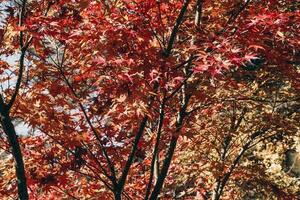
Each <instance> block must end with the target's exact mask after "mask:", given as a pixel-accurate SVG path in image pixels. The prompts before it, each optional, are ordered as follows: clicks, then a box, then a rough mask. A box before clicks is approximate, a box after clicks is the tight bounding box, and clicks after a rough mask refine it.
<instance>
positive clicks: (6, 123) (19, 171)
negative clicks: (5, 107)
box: [1, 113, 28, 200]
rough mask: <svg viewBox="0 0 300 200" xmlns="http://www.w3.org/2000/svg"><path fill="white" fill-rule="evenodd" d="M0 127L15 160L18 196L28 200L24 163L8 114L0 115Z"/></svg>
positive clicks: (21, 199) (22, 199)
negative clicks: (0, 126)
mask: <svg viewBox="0 0 300 200" xmlns="http://www.w3.org/2000/svg"><path fill="white" fill-rule="evenodd" d="M1 125H2V128H3V130H4V132H5V134H6V135H7V138H8V142H9V145H10V147H11V149H12V153H13V157H14V160H15V169H16V176H17V181H18V194H19V199H20V200H28V191H27V183H26V176H25V169H24V162H23V157H22V153H21V148H20V144H19V141H18V136H17V134H16V131H15V128H14V125H13V123H12V121H11V118H10V116H9V114H6V113H2V114H1Z"/></svg>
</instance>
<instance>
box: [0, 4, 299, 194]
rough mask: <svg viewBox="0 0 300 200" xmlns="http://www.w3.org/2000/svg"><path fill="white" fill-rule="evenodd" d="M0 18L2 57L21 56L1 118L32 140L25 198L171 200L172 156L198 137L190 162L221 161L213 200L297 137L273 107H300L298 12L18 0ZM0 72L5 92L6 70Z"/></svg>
mask: <svg viewBox="0 0 300 200" xmlns="http://www.w3.org/2000/svg"><path fill="white" fill-rule="evenodd" d="M18 6H20V8H22V9H21V10H23V11H21V14H20V15H19V17H18V16H17V15H16V14H15V12H16V10H17V8H18ZM3 7H4V8H5V9H4V10H5V13H6V17H5V22H4V25H3V28H2V29H1V34H2V35H1V37H2V38H3V41H4V42H5V46H4V48H3V51H1V53H2V54H3V55H5V54H7V55H16V53H15V52H14V51H12V49H13V48H15V47H16V46H21V52H22V53H21V55H20V57H21V59H20V69H21V70H20V72H21V73H19V75H18V77H19V79H18V81H17V85H16V87H15V88H16V89H15V90H13V91H12V90H11V89H10V88H5V89H3V91H2V93H3V96H5V97H6V99H7V98H8V97H12V99H13V101H12V103H10V101H7V102H9V103H8V104H7V103H5V101H4V100H3V101H2V105H1V108H2V110H4V109H3V108H5V105H10V106H9V107H10V108H11V109H9V110H11V111H10V115H9V116H11V118H12V119H19V120H21V121H23V122H25V123H26V124H28V125H29V126H30V127H31V128H32V130H33V131H32V132H33V134H28V135H26V136H24V137H22V138H20V139H19V140H20V143H21V146H22V152H23V155H24V158H25V159H24V160H25V161H24V162H25V169H26V173H27V174H26V175H27V179H28V188H29V194H30V197H31V198H37V199H39V198H58V197H68V198H70V197H71V198H74V199H84V198H89V197H95V196H96V197H102V198H112V197H113V198H114V199H122V198H127V199H131V198H137V199H151V200H154V199H157V198H158V197H159V195H161V196H163V197H166V198H169V196H168V192H166V190H167V189H168V187H171V186H170V181H172V176H173V175H172V174H173V173H174V171H173V169H175V168H176V166H175V168H174V165H172V164H171V163H172V159H173V157H174V153H175V149H176V146H178V145H179V149H180V153H184V152H185V149H184V147H185V146H186V145H188V146H189V142H190V141H189V140H187V141H188V143H187V142H186V141H184V140H183V139H182V138H185V137H188V138H191V137H195V138H197V140H198V141H199V142H197V143H196V144H197V145H196V146H195V148H200V147H201V148H202V149H203V151H204V152H205V151H206V152H207V151H208V152H209V151H210V150H211V149H212V147H213V148H214V149H217V150H218V151H220V152H221V151H223V152H224V153H223V156H222V154H220V156H219V157H217V154H214V153H213V152H211V154H212V157H213V159H215V161H214V162H212V161H211V160H209V162H211V163H210V165H211V166H212V165H213V164H214V163H218V165H215V166H214V168H213V170H214V176H213V179H211V180H213V182H214V183H213V184H212V185H214V186H215V187H214V188H213V187H212V190H211V192H212V193H214V194H213V198H214V199H219V198H220V197H221V195H222V194H223V191H224V188H225V186H226V184H228V181H229V179H230V178H231V177H232V176H233V175H234V171H235V170H237V166H238V164H239V163H240V161H241V159H242V157H243V156H244V154H245V153H246V150H247V151H248V150H249V149H250V147H252V146H253V145H254V144H255V143H256V142H259V141H260V140H261V139H263V140H264V139H265V138H264V136H265V133H268V135H272V134H273V133H274V134H275V133H276V135H277V132H278V130H280V129H281V128H282V127H283V125H285V123H286V122H287V121H289V122H292V124H291V127H293V128H295V129H297V128H298V127H299V126H297V124H296V120H295V119H294V118H295V116H294V115H292V116H289V115H286V114H285V113H282V111H280V109H279V108H278V106H277V98H279V97H280V98H279V99H280V101H283V100H282V98H283V97H281V96H278V95H281V93H279V92H278V91H279V88H280V89H281V88H282V87H283V86H282V84H283V82H284V83H285V84H286V87H288V88H289V89H284V90H283V94H282V96H284V97H285V96H287V95H286V94H289V95H290V94H295V95H294V96H295V98H292V99H289V100H291V101H294V102H297V101H298V100H297V99H299V97H298V96H297V94H298V93H297V92H298V90H299V82H298V79H299V70H298V69H297V67H296V63H297V59H299V55H298V53H297V52H296V51H297V48H298V47H299V44H298V43H297V39H299V36H298V35H297V30H298V28H299V26H298V24H297V23H296V22H297V21H298V20H299V12H298V11H295V9H297V8H296V6H295V2H294V1H285V2H280V1H271V0H270V1H264V2H261V1H254V0H253V1H250V0H247V1H238V0H235V1H202V0H197V1H189V0H184V1H152V0H148V1H141V0H136V1H125V0H124V1H86V0H77V1H70V0H62V1H43V0H31V1H28V2H26V1H24V0H23V1H20V2H17V1H16V2H15V4H11V5H4V6H3ZM22 13H23V14H22ZM25 13H26V14H25ZM20 16H21V17H20ZM25 16H26V19H25ZM18 19H19V20H18ZM18 21H19V22H18ZM17 22H18V23H19V24H18V23H17ZM16 32H18V33H19V34H16ZM24 35H25V36H24ZM16 41H20V42H19V43H18V44H17V42H16ZM24 41H25V42H24ZM26 52H27V54H26V55H25V53H26ZM21 60H22V61H21ZM25 60H26V61H27V62H28V66H27V67H25V65H24V61H25ZM1 62H2V63H3V64H2V65H1V69H2V68H3V70H2V71H1V72H2V74H3V76H4V78H3V79H2V82H3V83H4V82H5V81H9V80H10V79H11V77H10V76H7V75H5V74H6V71H13V70H15V69H14V67H13V66H12V65H10V64H8V63H7V62H5V59H2V61H1ZM2 66H3V67H2ZM21 66H23V67H21ZM256 68H259V69H256ZM23 71H26V73H24V75H22V72H23ZM274 72H276V74H274ZM21 83H22V84H21ZM278 84H279V85H278ZM291 88H292V89H291ZM280 92H281V90H280ZM17 94H19V95H17ZM241 94H243V95H241ZM274 94H275V97H276V99H275V100H274V98H275V97H274ZM8 99H9V98H8ZM270 99H272V101H271V102H272V103H274V105H273V104H272V105H273V107H272V108H273V109H275V110H271V115H270V108H269V107H270V106H269V104H270ZM273 100H274V101H273ZM284 100H285V99H284ZM261 101H263V102H261ZM264 101H267V102H264ZM240 102H242V103H240ZM243 102H245V103H243ZM264 103H265V104H264ZM287 106H288V107H292V106H294V105H292V104H288V105H287ZM203 107H205V108H206V109H205V110H203ZM249 109H251V111H249ZM277 109H279V110H277ZM259 110H260V111H261V112H262V113H258V111H259ZM250 112H251V113H252V114H249V113H250ZM255 112H256V113H255ZM293 112H297V110H294V111H293ZM1 113H2V112H1ZM3 113H4V111H3ZM229 113H233V114H229ZM253 115H254V116H258V118H257V119H255V120H254V119H252V118H251V116H253ZM2 116H3V114H2ZM211 117H216V118H217V120H215V119H211ZM247 117H248V118H249V119H247ZM270 119H272V120H274V121H273V122H274V123H270V124H264V122H266V121H268V120H270ZM245 121H247V122H248V121H249V122H248V123H249V124H246V122H245ZM199 122H201V124H202V125H201V126H199ZM7 124H10V127H11V129H13V124H12V122H10V123H9V122H7V121H3V122H2V128H3V130H4V132H7V131H6V130H7V129H5V126H7ZM240 126H241V127H242V128H240ZM202 129H204V130H202ZM238 129H242V130H238ZM212 130H214V131H213V132H212ZM288 130H293V129H287V133H288V132H289V131H288ZM202 132H204V134H202ZM197 133H200V134H197ZM207 133H209V134H208V136H206V135H207ZM191 134H192V135H191ZM291 134H292V133H291ZM14 135H15V136H16V133H15V132H14ZM245 136H246V137H248V138H249V140H246V141H243V140H240V139H239V138H243V137H245ZM15 138H16V137H15ZM234 138H237V142H238V145H236V146H231V147H230V145H231V144H232V143H231V140H232V139H234ZM205 139H208V141H207V142H203V141H204V140H205ZM213 139H216V140H218V141H220V142H219V143H211V140H213ZM16 141H18V139H16ZM264 141H265V140H264ZM2 142H3V143H6V141H5V140H4V141H2ZM9 146H10V147H14V146H15V145H13V144H11V143H10V145H9ZM17 146H18V145H17ZM239 147H242V151H241V154H239V153H236V151H237V150H238V149H239ZM189 148H191V147H189ZM231 148H232V149H233V152H234V153H233V154H232V155H231V156H229V157H230V158H228V160H227V161H226V162H225V157H226V154H227V151H228V150H229V149H231ZM6 150H8V149H6ZM18 154H19V156H20V155H22V154H21V150H20V149H19V152H18ZM13 155H14V157H15V159H16V160H17V158H16V155H15V154H13ZM200 157H201V156H200ZM201 159H202V158H201ZM201 159H200V160H197V162H202V161H201ZM8 165H9V164H7V165H5V167H6V168H8ZM22 165H23V161H22V160H20V162H19V163H17V169H18V168H19V167H20V166H22ZM178 166H180V165H178ZM170 167H171V170H170ZM226 167H228V169H229V171H228V170H227V168H226ZM200 169H201V168H199V170H200ZM210 169H212V168H210ZM177 170H178V171H179V172H180V171H181V170H182V169H180V168H179V169H177ZM169 171H170V175H169V176H168V172H169ZM188 171H189V170H188ZM203 172H204V171H203ZM24 173H25V172H24V170H23V177H22V180H25V176H24ZM17 177H18V173H17ZM18 178H19V177H18ZM173 180H176V179H173ZM6 181H10V180H8V179H7V180H5V181H4V182H6ZM164 184H165V189H164V190H163V192H162V189H163V185H164ZM2 185H5V183H3V184H2ZM209 185H210V183H207V185H206V186H205V187H203V188H204V189H205V190H207V188H209V187H210V186H209ZM22 188H23V190H22ZM24 188H26V184H25V183H24V184H23V185H22V186H20V185H19V187H18V189H19V197H20V199H26V198H27V197H26V196H24V197H23V196H21V193H24V194H25V193H26V192H25V189H24ZM2 189H3V187H2ZM21 191H23V192H21ZM26 191H27V190H26ZM213 191H214V192H213ZM206 192H209V191H206ZM3 194H4V196H5V195H7V194H9V192H8V191H5V189H4V192H3ZM12 195H13V194H12ZM204 195H206V194H204Z"/></svg>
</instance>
